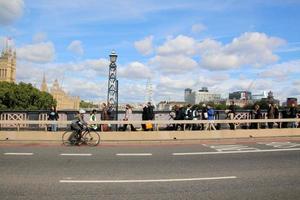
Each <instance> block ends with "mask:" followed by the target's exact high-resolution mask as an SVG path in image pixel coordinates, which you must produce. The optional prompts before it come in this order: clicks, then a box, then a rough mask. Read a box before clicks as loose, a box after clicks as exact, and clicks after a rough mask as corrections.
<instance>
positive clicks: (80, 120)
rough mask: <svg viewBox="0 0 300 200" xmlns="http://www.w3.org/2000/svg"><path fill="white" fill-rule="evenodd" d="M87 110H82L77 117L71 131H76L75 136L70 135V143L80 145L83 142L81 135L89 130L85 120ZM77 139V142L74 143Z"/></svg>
mask: <svg viewBox="0 0 300 200" xmlns="http://www.w3.org/2000/svg"><path fill="white" fill-rule="evenodd" d="M84 114H85V110H83V109H80V110H79V113H78V114H77V115H76V116H75V119H74V120H73V121H72V123H71V129H72V130H74V132H73V134H71V135H70V138H69V141H70V142H75V143H77V144H78V143H79V142H80V140H81V137H82V135H81V133H82V131H83V130H84V129H86V128H87V126H88V124H87V123H86V121H85V120H84ZM74 139H76V141H74Z"/></svg>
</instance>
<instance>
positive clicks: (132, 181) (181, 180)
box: [59, 176, 237, 183]
mask: <svg viewBox="0 0 300 200" xmlns="http://www.w3.org/2000/svg"><path fill="white" fill-rule="evenodd" d="M235 178H237V177H236V176H225V177H207V178H182V179H145V180H60V181H59V182H60V183H154V182H183V181H205V180H222V179H235Z"/></svg>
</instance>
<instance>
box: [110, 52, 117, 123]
mask: <svg viewBox="0 0 300 200" xmlns="http://www.w3.org/2000/svg"><path fill="white" fill-rule="evenodd" d="M109 57H110V65H109V73H108V91H107V105H108V106H109V107H110V109H111V114H112V116H111V119H112V120H118V80H117V65H116V61H117V57H118V55H117V54H116V52H115V51H112V52H111V54H110V55H109Z"/></svg>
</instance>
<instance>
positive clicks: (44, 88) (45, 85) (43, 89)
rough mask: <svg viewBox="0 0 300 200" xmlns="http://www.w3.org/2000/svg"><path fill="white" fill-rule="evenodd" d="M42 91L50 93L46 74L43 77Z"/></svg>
mask: <svg viewBox="0 0 300 200" xmlns="http://www.w3.org/2000/svg"><path fill="white" fill-rule="evenodd" d="M41 91H42V92H48V86H47V82H46V77H45V73H44V75H43V82H42V85H41Z"/></svg>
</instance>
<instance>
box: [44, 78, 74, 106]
mask: <svg viewBox="0 0 300 200" xmlns="http://www.w3.org/2000/svg"><path fill="white" fill-rule="evenodd" d="M41 91H43V92H49V93H50V94H51V95H52V96H53V98H54V99H55V100H56V102H57V106H56V109H57V110H78V109H79V104H80V98H79V97H78V96H77V97H72V96H70V95H68V94H67V93H66V92H65V91H64V90H63V89H62V88H61V87H60V86H59V83H58V81H57V79H55V81H54V83H53V85H52V87H51V88H50V90H48V86H47V82H46V78H45V75H44V77H43V82H42V84H41Z"/></svg>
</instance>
